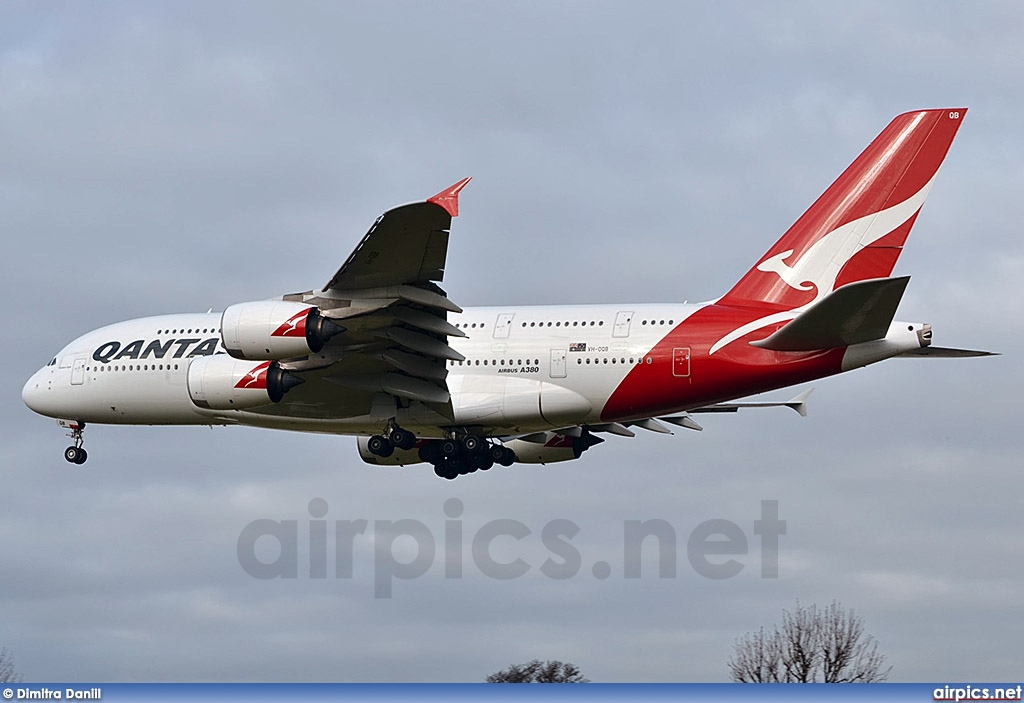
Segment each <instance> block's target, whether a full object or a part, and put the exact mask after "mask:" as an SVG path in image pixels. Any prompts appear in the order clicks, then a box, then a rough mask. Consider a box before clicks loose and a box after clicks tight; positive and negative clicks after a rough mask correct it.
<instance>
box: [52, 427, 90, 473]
mask: <svg viewBox="0 0 1024 703" xmlns="http://www.w3.org/2000/svg"><path fill="white" fill-rule="evenodd" d="M57 422H58V424H59V425H60V426H61V427H66V428H67V429H69V430H70V432H68V437H70V438H71V439H72V441H73V442H74V444H73V445H72V446H70V447H68V448H67V449H65V450H64V459H65V460H67V461H68V462H70V463H72V464H79V465H81V464H84V463H85V460H86V459H88V458H89V453H88V452H87V451H85V449H84V448H83V447H82V443H83V441H84V440H83V439H82V432H83V431H84V430H85V423H84V422H79V421H77V420H58V421H57Z"/></svg>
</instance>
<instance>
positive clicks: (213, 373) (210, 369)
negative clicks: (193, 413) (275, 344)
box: [188, 354, 303, 410]
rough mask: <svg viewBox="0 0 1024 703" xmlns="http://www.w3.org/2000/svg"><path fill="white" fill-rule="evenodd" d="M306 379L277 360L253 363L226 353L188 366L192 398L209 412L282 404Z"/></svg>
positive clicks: (195, 359) (199, 358) (204, 357)
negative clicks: (285, 396)
mask: <svg viewBox="0 0 1024 703" xmlns="http://www.w3.org/2000/svg"><path fill="white" fill-rule="evenodd" d="M302 382H303V381H302V379H301V378H299V377H298V376H295V375H294V374H292V373H289V372H288V371H285V370H284V369H282V368H281V366H280V364H278V363H277V362H276V361H262V362H259V363H253V362H251V361H241V360H239V359H232V358H231V357H229V356H225V355H223V354H217V355H215V356H197V357H195V358H194V359H192V361H191V362H190V363H189V365H188V395H189V397H190V398H191V399H192V402H193V403H194V404H195V405H196V406H197V407H200V408H203V409H206V410H242V409H245V408H256V407H259V406H261V405H270V404H271V403H278V402H280V401H281V398H283V397H284V394H285V393H287V392H288V391H289V390H291V389H292V388H294V387H295V386H297V385H299V384H300V383H302Z"/></svg>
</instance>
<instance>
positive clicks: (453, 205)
mask: <svg viewBox="0 0 1024 703" xmlns="http://www.w3.org/2000/svg"><path fill="white" fill-rule="evenodd" d="M470 178H472V176H469V177H468V178H463V179H462V180H461V181H459V182H458V183H456V184H455V185H453V186H451V187H450V188H445V189H444V190H442V191H441V192H440V193H438V194H437V195H435V196H433V197H431V198H427V202H428V203H434V205H440V206H441V207H443V208H444V209H445V210H446V211H447V212H448V214H449V215H451V216H452V217H458V215H459V191H460V190H462V189H463V188H465V187H466V184H467V183H469V180H470Z"/></svg>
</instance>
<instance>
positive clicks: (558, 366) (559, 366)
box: [551, 349, 565, 378]
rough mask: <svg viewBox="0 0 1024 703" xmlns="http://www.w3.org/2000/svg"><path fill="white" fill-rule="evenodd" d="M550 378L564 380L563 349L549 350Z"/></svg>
mask: <svg viewBox="0 0 1024 703" xmlns="http://www.w3.org/2000/svg"><path fill="white" fill-rule="evenodd" d="M551 378H565V349H552V350H551Z"/></svg>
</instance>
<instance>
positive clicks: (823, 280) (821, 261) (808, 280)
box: [709, 174, 935, 354]
mask: <svg viewBox="0 0 1024 703" xmlns="http://www.w3.org/2000/svg"><path fill="white" fill-rule="evenodd" d="M934 180H935V176H934V174H933V175H932V179H931V180H930V181H928V182H927V183H925V184H924V186H923V187H922V188H921V190H919V191H917V192H916V193H914V194H913V195H911V196H910V197H909V198H907V199H906V200H904V201H903V202H901V203H897V204H896V205H893V206H892V207H890V208H886V209H885V210H880V211H878V212H873V213H871V214H870V215H865V216H864V217H860V218H858V219H856V220H853V221H851V222H847V223H846V224H845V225H840V226H839V227H836V228H835V229H834V230H832V231H831V232H829V233H827V234H826V235H825V236H823V237H822V238H821V239H819V240H818V241H816V242H815V243H814V244H812V245H811V246H810V247H809V248H808V249H807V251H805V252H804V253H803V254H802V255H801V256H800V258H798V259H797V260H796V261H795V262H793V263H792V264H788V263H786V260H787V259H788V258H789V257H791V256H792V255H793V251H794V250H793V249H789V250H787V251H784V252H781V253H779V254H775V255H773V256H770V257H768V258H767V259H765V260H764V261H762V262H761V263H759V264H758V265H757V270H758V271H764V272H765V273H773V274H775V275H776V276H778V277H779V278H781V279H782V281H783V282H784V283H785V284H786V285H787V286H789V287H790V288H793V289H794V290H798V291H809V290H812V289H814V288H816V289H817V290H816V291H815V294H814V299H813V300H811V301H810V302H808V303H805V304H804V305H801V306H800V307H796V308H793V309H792V310H787V311H784V312H776V313H773V314H771V315H767V316H765V317H762V318H759V319H757V320H753V321H752V322H748V323H747V324H745V325H741V326H740V327H737V328H736V329H734V330H733V331H732V332H730V333H729V334H727V335H725V336H724V337H722V338H721V339H719V340H718V341H717V342H715V344H714V345H713V346H712V347H711V350H710V351H709V354H714V353H715V352H716V351H718V350H719V349H721V348H722V347H724V346H725V345H726V344H729V343H730V342H733V341H735V340H737V339H739V338H740V337H742V336H744V335H746V334H748V333H750V332H753V331H754V330H757V329H760V328H761V327H764V326H765V325H769V324H774V323H777V322H785V321H788V320H792V319H793V318H794V317H796V316H797V315H799V314H800V313H801V312H803V311H804V310H806V309H807V308H808V307H810V306H811V305H813V304H814V303H816V302H818V301H819V300H821V299H822V298H824V297H825V296H826V295H828V294H829V293H831V292H832V291H833V290H834V289H835V286H836V279H837V278H839V273H840V272H841V271H842V270H843V267H844V266H845V265H846V264H847V262H849V261H850V259H852V258H853V257H854V256H855V255H856V254H857V253H858V252H859V251H861V250H862V249H863V248H865V247H868V246H871V245H872V244H874V243H875V242H877V241H878V240H880V239H882V237H885V236H886V235H887V234H890V233H891V232H893V231H894V230H895V229H896V228H898V227H900V226H901V225H903V224H904V223H906V222H907V220H909V219H910V218H911V217H913V216H914V215H915V214H917V212H918V211H919V210H920V209H921V206H922V205H924V201H925V199H926V198H927V197H928V191H929V190H931V187H932V183H933V182H934Z"/></svg>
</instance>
